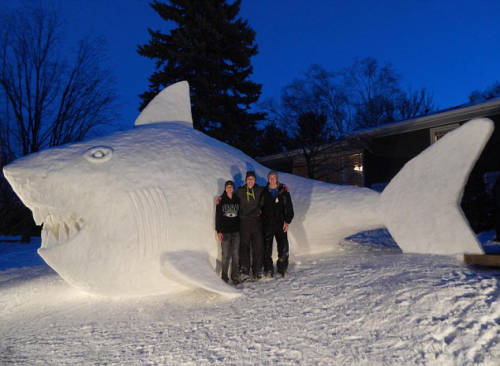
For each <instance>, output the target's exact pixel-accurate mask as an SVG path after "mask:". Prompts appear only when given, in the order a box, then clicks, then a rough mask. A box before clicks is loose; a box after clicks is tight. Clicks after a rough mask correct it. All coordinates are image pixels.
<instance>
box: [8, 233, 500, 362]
mask: <svg viewBox="0 0 500 366" xmlns="http://www.w3.org/2000/svg"><path fill="white" fill-rule="evenodd" d="M38 245H39V244H38ZM38 245H36V243H33V244H31V245H26V244H14V243H1V242H0V364H2V365H76V364H77V365H208V364H230V365H261V364H264V365H268V364H279V365H294V364H296V365H299V364H300V365H440V366H443V365H444V366H446V365H488V366H494V365H498V364H499V359H500V335H499V329H500V326H499V325H500V298H499V296H500V284H499V280H500V270H481V269H477V268H471V267H467V266H465V265H464V264H463V263H462V261H461V260H460V259H459V258H458V257H453V256H439V255H420V254H407V253H401V251H400V250H399V249H398V248H397V247H396V246H395V244H394V242H392V240H391V238H390V235H389V234H388V233H387V232H386V231H384V230H376V231H371V232H365V233H363V234H361V235H356V236H354V237H352V238H351V239H350V241H344V242H342V243H341V244H340V245H339V250H338V251H337V252H336V253H335V255H333V254H324V255H321V256H303V257H300V262H299V263H296V264H295V265H294V266H292V267H291V271H290V275H289V277H287V278H279V279H278V278H277V279H273V280H270V281H260V282H253V283H247V284H244V285H242V286H240V289H241V291H242V292H243V294H244V296H243V297H238V298H236V299H231V300H227V299H226V298H224V297H220V296H218V295H215V294H213V293H212V294H211V293H207V292H204V291H203V290H186V291H185V292H183V293H182V296H179V297H175V298H172V297H169V296H167V295H157V296H147V297H141V298H122V299H110V298H108V297H99V296H93V295H89V294H87V293H84V292H81V291H79V290H77V289H75V288H74V287H71V286H69V285H68V284H67V283H66V282H64V281H63V280H62V279H61V278H60V277H59V276H58V275H57V274H56V273H55V272H53V271H52V269H50V268H49V267H48V266H47V265H45V264H39V263H38V264H37V263H35V262H36V258H37V255H36V251H35V250H36V247H37V246H38ZM34 260H35V262H34ZM20 266H21V267H20Z"/></svg>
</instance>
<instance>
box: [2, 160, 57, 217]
mask: <svg viewBox="0 0 500 366" xmlns="http://www.w3.org/2000/svg"><path fill="white" fill-rule="evenodd" d="M3 174H4V176H5V179H7V181H8V182H9V184H10V185H11V187H12V189H13V190H14V192H15V193H16V194H17V196H18V197H19V198H20V199H21V200H22V201H23V203H24V204H25V205H26V206H28V207H29V208H30V209H32V206H33V205H34V204H35V203H36V202H38V201H40V200H41V197H39V196H40V195H41V193H40V192H39V189H40V187H41V186H42V183H43V182H44V181H45V180H46V178H47V176H48V174H47V173H46V172H42V171H37V169H35V170H33V169H31V168H27V167H24V166H23V165H21V164H19V163H16V162H14V163H12V164H9V165H7V166H5V167H4V168H3Z"/></svg>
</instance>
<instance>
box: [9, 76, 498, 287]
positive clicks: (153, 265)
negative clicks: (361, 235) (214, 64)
mask: <svg viewBox="0 0 500 366" xmlns="http://www.w3.org/2000/svg"><path fill="white" fill-rule="evenodd" d="M172 119H173V120H172ZM136 125H137V127H136V128H133V129H131V130H129V131H124V132H118V133H115V134H113V135H110V136H105V137H100V138H97V139H94V140H90V141H85V142H81V143H76V144H70V145H67V146H62V147H57V148H54V149H48V150H45V151H41V152H39V153H37V154H33V155H31V156H28V157H24V158H22V159H19V160H17V161H15V162H14V163H12V164H10V165H8V166H7V167H5V168H4V174H5V177H6V178H7V179H8V181H9V183H10V184H11V185H12V187H13V188H14V190H15V191H16V193H17V194H18V196H19V197H20V198H21V199H22V201H23V202H24V203H25V204H26V205H27V206H28V207H29V208H30V209H31V210H32V211H33V215H34V219H35V222H36V223H37V224H39V225H40V224H43V231H42V246H41V248H40V250H39V254H40V255H41V256H42V258H43V259H44V260H45V261H46V262H47V263H48V264H49V265H50V266H51V267H52V268H53V269H54V270H55V271H56V272H57V273H59V275H60V276H61V277H62V278H63V279H65V280H66V281H67V282H68V283H70V284H72V285H73V286H75V287H77V288H79V289H82V290H85V291H87V292H91V293H94V294H99V295H109V296H142V295H158V294H163V293H171V294H179V293H180V292H183V291H186V290H188V289H190V288H203V289H205V290H209V291H212V292H214V293H218V294H224V295H227V296H229V297H233V296H236V295H237V294H238V293H237V291H235V290H234V289H233V288H231V287H230V286H228V285H226V284H225V283H223V282H222V281H221V280H220V279H219V278H218V277H217V276H216V274H215V272H214V270H213V269H214V267H216V262H217V258H220V253H219V252H218V250H217V248H218V245H217V242H216V237H215V230H214V213H215V205H214V201H215V197H216V196H217V195H219V194H221V193H222V187H223V182H224V181H226V180H228V179H233V180H235V181H236V183H237V184H241V183H243V182H242V177H243V176H244V174H245V172H246V171H247V170H255V172H256V173H257V178H258V183H260V184H265V179H264V177H266V175H267V172H268V169H267V168H265V167H264V166H262V165H260V164H259V163H257V162H256V161H255V160H253V159H251V158H250V157H248V156H247V155H245V154H243V153H242V152H241V151H239V150H237V149H235V148H233V147H231V146H229V145H227V144H224V143H222V142H220V141H217V140H215V139H213V138H210V137H208V136H207V135H205V134H203V133H201V132H200V131H196V130H194V129H193V128H192V119H191V110H190V101H189V87H188V84H187V83H186V82H181V83H177V84H174V85H173V86H170V87H169V88H166V89H164V90H163V91H162V92H161V93H160V94H159V95H158V96H157V97H155V99H154V100H153V101H152V102H151V103H150V105H148V107H147V108H146V109H145V110H144V112H143V113H142V114H141V115H140V116H139V118H138V119H137V121H136ZM492 128H493V127H492V123H491V121H489V120H476V121H471V122H469V123H467V124H465V125H464V126H462V127H461V128H459V129H457V130H455V131H453V132H451V133H449V134H448V135H447V136H445V137H444V138H443V139H441V140H440V141H439V142H438V143H436V144H435V145H433V146H432V147H431V148H429V149H428V150H426V151H425V152H424V153H422V154H421V155H419V156H417V157H416V158H415V159H413V160H412V161H410V162H409V163H408V164H407V166H405V167H404V168H403V170H402V171H401V173H400V174H398V176H396V178H395V180H394V181H393V182H391V183H390V184H389V186H388V187H387V189H386V190H385V191H384V193H382V195H380V194H379V193H377V192H375V191H372V190H370V189H367V188H360V187H351V186H338V185H332V184H327V183H323V182H318V181H314V180H309V179H305V178H301V177H298V176H294V175H290V174H280V177H279V178H280V180H281V181H282V182H284V183H286V184H287V186H288V187H289V189H290V191H291V195H292V200H293V204H294V211H295V217H294V220H293V222H292V224H291V225H290V229H289V240H290V244H291V248H292V250H293V253H294V254H295V255H311V254H317V253H322V252H332V251H338V250H340V246H339V243H340V242H341V241H342V240H343V239H344V238H345V237H347V236H349V235H353V234H355V233H358V232H360V231H362V230H368V229H375V228H380V227H384V226H387V227H388V228H389V230H390V231H391V232H392V233H393V234H394V237H395V239H396V241H397V242H398V245H399V246H400V247H401V248H402V249H403V251H405V252H421V253H439V254H444V253H446V254H454V253H463V252H465V251H467V252H469V253H481V252H482V250H481V247H480V246H479V243H478V242H477V241H476V239H475V237H474V235H473V234H472V232H471V230H470V228H469V226H468V223H467V221H466V220H465V219H464V217H463V214H462V212H461V210H460V208H459V202H460V198H461V194H462V191H463V185H464V184H465V182H466V179H467V176H468V174H469V172H470V169H471V168H472V166H473V164H474V162H475V160H476V159H477V157H478V155H479V154H480V152H481V150H482V148H483V146H484V144H485V143H486V141H487V140H488V139H489V136H490V134H491V131H492ZM455 160H456V161H455ZM442 164H445V165H446V164H449V167H448V168H446V169H445V168H443V167H442ZM423 183H425V184H423ZM186 268H189V269H190V270H189V271H187V270H186Z"/></svg>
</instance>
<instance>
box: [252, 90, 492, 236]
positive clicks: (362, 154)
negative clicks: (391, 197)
mask: <svg viewBox="0 0 500 366" xmlns="http://www.w3.org/2000/svg"><path fill="white" fill-rule="evenodd" d="M480 117H487V118H490V119H491V120H492V121H493V122H494V123H495V131H494V132H493V135H492V137H491V139H490V141H489V142H488V144H487V145H486V147H485V149H484V151H483V153H482V155H481V157H480V158H479V160H478V161H477V163H476V165H475V167H474V169H473V171H472V173H471V176H470V178H469V181H468V183H467V185H466V188H465V194H464V199H463V201H462V207H463V209H464V211H465V213H466V215H467V217H468V218H469V221H470V222H471V225H472V226H473V227H474V228H475V229H478V230H479V227H481V226H482V224H481V223H482V222H487V221H488V222H489V221H491V217H489V216H491V215H492V214H491V211H492V210H490V209H489V208H488V207H486V206H488V204H489V203H487V202H489V201H488V197H487V195H488V192H489V189H491V186H492V185H493V184H494V182H495V179H496V178H497V176H499V175H500V98H497V99H493V100H489V101H485V102H482V103H477V104H466V105H461V106H458V107H454V108H450V109H447V110H442V111H439V112H436V113H434V114H431V115H427V116H423V117H418V118H415V119H411V120H406V121H400V122H395V123H390V124H386V125H382V126H380V127H377V128H371V129H366V130H361V131H358V132H357V133H355V134H352V135H350V136H347V137H345V138H344V139H342V140H339V141H336V142H334V143H331V144H326V145H323V146H321V147H320V148H319V153H318V155H317V157H316V158H315V159H314V161H313V164H314V165H315V170H314V177H315V178H316V179H319V180H323V181H326V182H330V183H335V184H349V185H357V186H365V187H370V188H373V189H375V190H378V191H381V190H383V188H384V187H385V185H386V184H387V183H388V182H389V181H390V180H391V179H392V178H393V177H394V176H395V175H396V174H397V172H399V171H400V170H401V168H402V167H403V166H404V164H406V162H408V161H409V160H411V159H412V158H413V157H415V156H417V155H418V154H419V153H421V152H422V151H423V150H425V149H426V148H427V147H429V146H430V145H432V144H433V143H435V142H436V141H438V140H439V139H440V138H441V137H443V136H444V135H445V134H446V133H447V132H449V131H451V130H453V129H455V128H457V127H459V126H460V125H462V124H464V123H465V122H467V121H469V120H471V119H473V118H480ZM257 160H258V161H259V162H260V163H262V164H263V165H265V166H267V167H269V168H270V169H274V170H279V171H283V172H288V173H293V174H297V175H301V176H307V165H306V161H305V159H304V154H303V153H302V151H301V150H294V151H289V152H283V153H279V154H274V155H269V156H263V157H258V158H257ZM485 195H486V196H485ZM482 211H485V212H482ZM485 216H488V217H485Z"/></svg>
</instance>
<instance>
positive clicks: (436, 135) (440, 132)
mask: <svg viewBox="0 0 500 366" xmlns="http://www.w3.org/2000/svg"><path fill="white" fill-rule="evenodd" d="M458 127H460V124H458V123H454V124H452V125H445V126H439V127H434V128H431V129H430V137H431V145H432V144H433V143H435V142H437V141H438V140H439V139H440V138H441V137H443V136H444V135H446V134H447V133H448V132H450V131H452V130H454V129H455V128H458Z"/></svg>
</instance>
